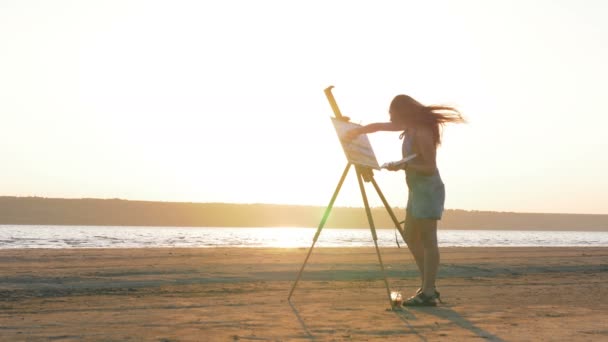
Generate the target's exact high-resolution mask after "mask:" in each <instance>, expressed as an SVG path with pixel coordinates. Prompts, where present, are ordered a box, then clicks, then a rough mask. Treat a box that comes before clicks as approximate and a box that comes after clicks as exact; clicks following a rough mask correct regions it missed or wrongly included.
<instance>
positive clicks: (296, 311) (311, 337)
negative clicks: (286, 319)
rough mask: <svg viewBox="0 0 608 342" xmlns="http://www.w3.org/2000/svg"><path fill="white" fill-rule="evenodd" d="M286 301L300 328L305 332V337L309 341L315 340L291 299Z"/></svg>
mask: <svg viewBox="0 0 608 342" xmlns="http://www.w3.org/2000/svg"><path fill="white" fill-rule="evenodd" d="M287 302H288V303H289V306H291V311H293V314H294V315H295V316H296V318H297V319H298V322H300V326H301V327H302V330H304V332H305V333H306V338H308V339H310V340H311V341H315V340H316V339H315V337H314V336H313V335H312V334H311V333H310V330H309V329H308V326H307V325H306V323H305V322H304V320H303V319H302V316H300V313H299V312H298V309H296V307H295V306H294V305H293V303H292V302H291V300H289V299H288V300H287Z"/></svg>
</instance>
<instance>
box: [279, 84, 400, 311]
mask: <svg viewBox="0 0 608 342" xmlns="http://www.w3.org/2000/svg"><path fill="white" fill-rule="evenodd" d="M332 88H333V86H329V87H327V88H326V89H325V90H324V92H325V96H327V100H328V101H329V104H330V105H331V108H332V110H333V112H334V114H335V117H336V119H338V120H342V121H346V122H348V121H349V120H350V119H349V118H348V117H346V116H343V115H342V114H341V113H340V109H339V108H338V104H337V103H336V100H335V99H334V96H333V94H332V93H331V89H332ZM351 166H354V167H355V171H356V173H357V181H358V183H359V189H360V190H361V197H362V198H363V204H364V205H365V213H366V214H367V221H368V222H369V228H370V230H371V232H372V237H373V239H374V245H375V246H376V254H377V255H378V261H379V262H380V268H381V269H382V275H383V277H384V285H385V286H386V294H387V296H388V301H389V303H390V305H391V308H393V309H394V305H393V301H392V300H391V290H390V288H389V285H388V280H387V277H386V271H385V270H384V263H383V262H382V256H381V255H380V248H379V247H378V236H377V235H376V226H375V225H374V219H373V217H372V212H371V209H370V207H369V203H368V201H367V194H366V193H365V187H364V186H363V183H364V182H365V183H369V182H371V183H372V185H373V186H374V189H376V192H377V193H378V196H380V199H381V200H382V203H383V204H384V207H385V208H386V211H387V212H388V214H389V215H390V217H391V219H392V220H393V223H394V224H395V227H396V228H397V230H398V231H399V233H400V234H401V237H402V238H403V239H404V240H405V231H404V229H403V228H402V227H401V224H400V223H399V220H397V217H396V216H395V214H394V213H393V210H392V209H391V207H390V206H389V204H388V202H387V201H386V198H385V197H384V194H382V191H381V190H380V187H379V186H378V183H376V180H375V179H374V173H373V169H372V168H370V167H367V166H362V165H356V164H352V163H350V162H348V163H347V164H346V167H345V168H344V172H342V177H340V181H339V182H338V186H337V187H336V190H335V191H334V194H333V196H332V197H331V200H330V201H329V205H328V206H327V208H326V209H325V213H324V214H323V218H322V219H321V222H320V223H319V227H318V228H317V232H316V234H315V236H314V238H313V240H312V245H311V246H310V249H309V250H308V254H307V255H306V259H304V263H303V264H302V267H301V268H300V272H299V273H298V277H297V278H296V281H295V282H294V284H293V286H292V287H291V291H289V296H288V297H287V300H290V299H291V295H292V294H293V291H294V290H295V288H296V286H297V284H298V281H299V280H300V277H301V276H302V272H303V271H304V267H305V266H306V263H307V262H308V258H309V257H310V254H311V253H312V250H313V248H314V247H315V244H316V243H317V239H318V238H319V235H320V234H321V230H323V226H325V222H326V221H327V218H328V217H329V213H330V212H331V209H332V207H333V205H334V202H335V201H336V198H337V197H338V193H339V192H340V188H342V184H343V183H344V179H346V175H347V174H348V171H349V170H350V168H351Z"/></svg>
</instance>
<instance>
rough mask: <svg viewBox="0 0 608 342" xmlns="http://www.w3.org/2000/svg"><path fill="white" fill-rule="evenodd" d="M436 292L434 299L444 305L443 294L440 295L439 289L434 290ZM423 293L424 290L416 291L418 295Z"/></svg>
mask: <svg viewBox="0 0 608 342" xmlns="http://www.w3.org/2000/svg"><path fill="white" fill-rule="evenodd" d="M433 290H434V291H435V293H434V294H433V297H434V298H436V299H437V300H438V301H439V303H443V301H442V300H441V293H439V291H437V289H433ZM420 293H422V288H419V289H418V290H416V294H417V295H418V294H420Z"/></svg>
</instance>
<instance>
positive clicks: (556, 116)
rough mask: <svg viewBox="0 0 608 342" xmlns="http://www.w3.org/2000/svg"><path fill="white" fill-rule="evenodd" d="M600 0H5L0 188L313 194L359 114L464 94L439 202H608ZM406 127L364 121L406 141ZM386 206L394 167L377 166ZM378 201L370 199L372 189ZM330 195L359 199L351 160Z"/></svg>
mask: <svg viewBox="0 0 608 342" xmlns="http://www.w3.org/2000/svg"><path fill="white" fill-rule="evenodd" d="M607 16H608V2H606V1H603V0H595V1H594V0H588V1H577V0H568V1H566V0H559V1H558V0H535V1H526V0H518V1H484V0H477V1H473V0H471V1H447V0H446V1H438V0H434V1H403V0H402V1H373V2H372V1H366V2H364V1H318V2H317V1H263V0H260V1H244V0H243V1H228V0H223V1H149V0H146V1H144V0H142V1H132V0H120V1H107V0H99V1H91V0H82V1H61V0H55V1H44V0H41V1H29V0H15V1H8V0H0V119H1V120H0V158H1V161H2V163H1V168H0V195H7V196H44V197H64V198H81V197H95V198H123V199H134V200H161V201H188V202H238V203H286V204H313V205H322V206H325V205H327V203H328V202H329V199H330V197H331V194H332V193H333V191H334V188H335V186H336V184H337V182H338V180H339V177H340V175H341V173H342V171H343V169H344V166H345V165H346V159H345V157H344V155H343V152H342V150H341V147H340V145H339V142H338V139H337V137H336V135H335V132H334V129H333V126H332V125H331V122H330V120H329V119H328V117H330V116H331V115H332V112H331V108H330V106H329V104H328V103H327V100H326V98H325V96H324V94H323V89H324V88H325V87H327V86H329V85H334V86H335V87H336V88H335V89H334V95H335V97H336V100H337V101H338V104H339V106H340V107H341V109H342V112H343V113H344V114H345V115H348V116H350V117H351V118H352V119H353V121H354V122H358V123H370V122H375V121H385V120H387V119H388V113H387V110H388V105H389V103H390V101H391V99H392V98H393V97H394V96H395V95H397V94H400V93H405V94H409V95H411V96H413V97H414V98H416V99H418V100H419V101H421V102H422V103H425V104H433V103H441V104H449V105H454V106H456V107H458V108H459V109H460V110H461V111H462V112H463V113H464V115H465V116H466V118H467V119H468V121H469V124H467V125H455V126H448V127H447V129H446V131H445V134H444V145H443V146H442V147H441V148H440V149H439V150H438V163H439V168H440V170H441V173H442V177H443V179H444V182H445V183H446V188H447V200H446V207H447V208H450V209H467V210H495V211H517V212H565V213H598V214H608V204H607V203H608V180H606V178H605V176H606V171H608V153H606V150H607V149H608V143H607V140H606V136H607V135H606V129H607V127H608V109H606V105H605V102H606V100H605V99H606V89H607V86H606V83H607V80H608V62H607V61H608V21H606V20H605V18H606V17H607ZM398 135H399V133H377V134H375V135H371V136H370V139H371V142H372V145H373V146H374V149H375V151H376V155H377V157H378V160H379V162H380V163H383V162H386V161H391V160H396V159H400V157H401V156H400V148H401V145H400V144H401V141H400V140H399V139H398ZM376 180H377V181H378V183H379V185H380V186H381V188H382V189H383V191H384V193H385V195H386V196H387V199H388V201H389V203H390V204H391V205H392V206H404V205H405V200H406V187H405V181H404V176H403V174H402V173H391V172H388V171H382V172H376ZM368 195H369V197H370V200H371V202H372V204H373V205H381V202H380V201H379V200H378V197H377V196H376V194H375V193H374V192H373V188H372V187H371V186H370V187H368ZM336 205H341V206H344V205H345V206H361V205H362V201H361V196H360V195H359V193H358V187H357V182H356V178H355V177H354V170H353V172H352V173H351V174H350V176H349V178H348V179H347V181H346V183H345V186H344V188H343V190H342V191H341V193H340V196H339V197H338V201H337V202H336Z"/></svg>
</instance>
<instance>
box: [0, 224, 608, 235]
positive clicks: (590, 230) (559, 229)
mask: <svg viewBox="0 0 608 342" xmlns="http://www.w3.org/2000/svg"><path fill="white" fill-rule="evenodd" d="M440 222H441V221H440ZM3 226H30V227H102V228H107V227H126V228H159V229H165V228H193V229H197V228H205V229H234V228H237V229H260V228H264V229H266V228H267V229H315V230H316V229H318V228H317V227H316V226H308V227H306V226H278V225H277V226H234V227H232V226H179V225H173V226H170V225H166V226H161V225H111V224H105V225H95V224H53V223H50V224H26V223H0V228H1V227H3ZM323 229H363V230H369V227H324V228H323ZM394 229H395V227H376V230H394ZM437 230H438V231H442V230H452V231H498V232H581V233H595V232H608V225H606V226H605V227H594V228H577V229H573V228H568V227H555V228H551V227H546V228H527V229H522V228H505V227H498V228H491V227H487V228H461V227H456V228H450V227H438V228H437Z"/></svg>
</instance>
